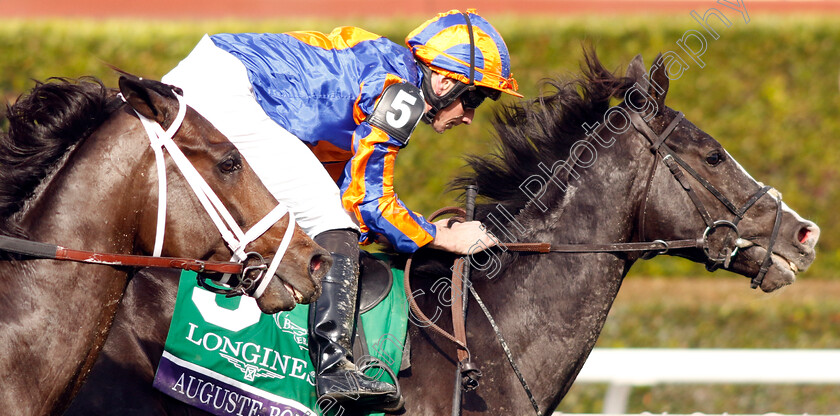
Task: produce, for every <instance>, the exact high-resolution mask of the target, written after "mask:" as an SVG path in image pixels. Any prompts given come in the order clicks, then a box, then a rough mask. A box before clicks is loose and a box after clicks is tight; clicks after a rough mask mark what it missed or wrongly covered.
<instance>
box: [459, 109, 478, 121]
mask: <svg viewBox="0 0 840 416" xmlns="http://www.w3.org/2000/svg"><path fill="white" fill-rule="evenodd" d="M473 118H475V109H474V108H471V109H469V110H464V115H463V116H461V123H463V124H466V125H470V124H472V121H473Z"/></svg>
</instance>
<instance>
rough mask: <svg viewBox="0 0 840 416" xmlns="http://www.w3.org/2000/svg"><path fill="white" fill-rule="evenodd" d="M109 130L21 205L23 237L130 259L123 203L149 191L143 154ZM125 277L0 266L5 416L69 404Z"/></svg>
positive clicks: (31, 265) (60, 266)
mask: <svg viewBox="0 0 840 416" xmlns="http://www.w3.org/2000/svg"><path fill="white" fill-rule="evenodd" d="M118 124H121V123H117V122H114V120H113V119H112V120H111V122H106V124H105V125H103V126H102V127H101V128H100V129H99V130H98V131H97V132H96V133H94V135H92V136H91V137H90V138H88V139H87V140H85V141H84V142H82V143H80V144H79V145H78V146H77V147H76V148H75V149H73V150H72V152H73V153H72V154H71V155H69V157H68V159H67V162H66V163H65V164H64V166H62V167H61V168H59V169H58V170H57V171H56V172H55V173H54V174H53V175H52V177H51V178H48V183H46V184H45V185H43V186H41V187H40V188H39V189H38V191H37V192H36V195H35V197H34V198H33V199H32V200H31V201H30V202H29V203H28V204H27V205H26V206H25V207H24V210H23V211H22V212H21V214H20V216H19V217H18V223H19V224H20V225H21V227H22V228H23V229H24V231H25V232H26V233H27V235H28V237H29V238H30V239H32V240H35V241H41V242H47V243H54V244H59V245H62V246H65V247H69V248H78V249H85V250H93V251H106V252H116V253H130V252H131V251H132V246H133V244H134V242H133V239H134V236H135V234H136V229H137V227H138V226H137V221H136V218H134V217H136V215H137V214H134V211H133V209H132V208H131V204H130V203H129V201H132V202H135V203H137V202H145V201H139V200H138V199H139V198H141V196H142V195H143V191H142V190H143V189H144V188H145V189H148V186H149V185H148V184H147V183H144V181H143V180H142V179H140V178H142V177H143V176H141V175H140V174H141V173H143V175H145V177H148V176H149V173H150V172H146V171H145V168H144V167H143V166H144V164H148V160H149V159H150V156H149V155H148V154H144V153H143V152H144V151H145V149H143V148H142V146H143V142H142V141H141V140H140V139H141V138H142V137H140V138H137V137H135V138H131V137H120V136H121V135H123V136H130V135H132V134H140V133H139V132H138V131H136V130H135V131H132V132H129V133H120V131H121V130H122V129H120V128H119V126H118ZM145 146H146V148H147V147H148V144H145ZM82 184H85V185H82ZM152 202H153V201H152ZM120 206H126V207H129V208H126V209H122V208H119V207H120ZM136 207H138V206H135V208H136ZM126 278H127V272H126V271H125V270H118V269H115V268H112V267H108V266H100V265H83V264H79V263H72V262H61V261H52V260H26V261H22V262H3V263H0V279H2V282H3V284H4V287H6V290H4V291H3V292H2V294H0V309H2V310H0V316H2V317H3V318H0V319H2V320H4V321H6V322H7V323H9V324H10V325H0V327H2V331H0V340H2V341H3V342H2V345H4V348H2V349H0V372H2V373H3V374H18V373H19V374H18V375H16V376H13V377H10V378H9V380H7V382H8V383H9V384H10V386H9V388H8V389H5V392H4V393H1V394H0V402H2V403H5V404H8V403H14V406H17V407H16V408H15V409H14V410H10V411H11V413H14V414H52V413H54V412H55V411H56V410H58V409H60V408H61V406H63V405H64V404H65V402H68V403H69V399H70V398H72V394H74V393H75V391H76V390H77V388H78V387H79V386H80V383H81V381H82V379H83V377H84V376H85V375H86V373H87V370H88V369H89V368H90V367H91V366H92V365H93V362H94V360H95V357H96V354H97V353H98V351H99V349H100V348H101V346H102V343H104V339H105V337H106V336H107V333H108V329H109V328H110V323H111V321H112V319H113V315H114V313H115V311H116V307H117V305H118V302H119V299H120V297H121V295H122V292H123V290H124V288H125V282H126ZM23 323H25V324H23ZM67 386H70V388H68V387H67ZM3 396H5V397H3Z"/></svg>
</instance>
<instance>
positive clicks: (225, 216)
mask: <svg viewBox="0 0 840 416" xmlns="http://www.w3.org/2000/svg"><path fill="white" fill-rule="evenodd" d="M173 94H175V97H176V98H177V99H178V104H179V106H178V114H177V116H176V118H175V121H173V122H172V124H171V125H170V126H169V129H167V130H165V131H164V130H163V127H162V126H161V125H160V124H158V123H157V122H155V121H152V120H149V119H148V118H146V117H144V116H143V115H142V114H140V113H139V112H137V110H134V112H135V114H137V117H138V118H139V119H140V122H141V123H142V124H143V127H144V128H145V129H146V133H147V134H148V136H149V141H150V143H151V146H152V150H153V151H154V153H155V161H156V163H157V170H158V175H157V176H158V217H157V218H158V219H157V232H156V235H155V248H154V255H155V256H159V255H160V252H161V249H162V247H163V237H164V228H165V223H166V166H165V164H164V161H163V149H166V151H167V153H169V156H170V157H171V158H172V160H173V162H175V165H176V166H177V167H178V169H179V170H180V171H181V174H182V175H183V176H184V178H185V179H186V180H187V183H189V185H190V188H192V190H193V193H194V194H195V196H196V197H197V198H198V200H199V202H201V205H202V206H203V207H204V210H205V211H206V212H207V214H208V215H209V216H210V218H211V220H212V221H213V224H214V225H215V226H216V228H217V229H218V230H219V233H220V234H221V236H222V238H223V239H224V240H225V243H226V244H227V246H228V248H229V249H230V250H231V252H233V257H231V261H232V262H239V263H242V264H248V263H250V260H256V261H257V264H256V265H253V266H251V265H249V266H246V267H245V268H244V269H243V273H242V278H241V279H239V283H238V284H237V285H236V286H235V287H232V288H227V287H224V288H218V287H216V286H215V285H210V284H208V283H207V282H206V280H207V278H206V276H202V275H199V276H198V283H199V284H200V285H201V286H202V287H204V288H206V289H208V290H210V291H213V292H216V293H224V294H227V295H230V296H236V295H243V294H248V295H251V296H253V297H254V298H259V297H260V296H262V294H263V293H264V292H265V289H266V287H267V286H268V283H269V281H270V280H271V276H273V275H274V272H275V271H277V268H278V267H279V266H280V261H281V260H282V259H283V256H284V254H285V253H286V250H287V249H288V248H289V244H290V243H291V240H292V235H293V234H294V228H295V219H294V214H293V213H292V211H289V210H288V209H286V207H285V206H283V205H281V204H278V205H277V206H276V207H275V208H274V209H273V210H271V211H270V212H269V213H268V214H267V215H266V216H265V217H263V218H262V219H261V220H260V221H258V222H257V223H256V224H254V226H253V227H251V229H250V230H248V232H243V230H242V229H241V228H240V227H239V224H238V223H237V222H236V220H235V219H234V218H233V216H232V215H231V214H230V212H229V211H228V210H227V208H226V207H225V206H224V204H223V203H222V201H221V200H220V199H219V198H218V197H217V196H216V193H215V192H213V190H212V189H211V188H210V185H208V184H207V182H206V181H205V180H204V178H202V177H201V175H200V174H199V173H198V171H197V170H196V169H195V167H194V166H193V165H192V163H190V162H189V160H188V159H187V157H186V156H184V154H183V152H181V149H180V148H178V145H177V144H176V143H175V142H174V141H173V140H172V137H174V136H175V133H177V132H178V129H180V127H181V124H182V123H183V121H184V117H185V115H186V111H187V105H186V103H184V100H183V98H182V97H181V95H180V94H178V93H177V92H175V91H174V90H173ZM120 97H121V98H123V97H122V95H120ZM123 100H125V98H123ZM286 214H288V215H289V225H288V226H287V227H286V231H285V233H284V235H283V239H282V240H281V241H280V245H279V246H278V248H277V251H276V252H275V255H274V258H273V259H272V261H271V264H269V265H267V264H266V261H265V259H264V258H263V257H262V255H260V254H259V253H256V252H245V246H247V245H248V244H249V243H251V242H252V241H254V240H256V239H257V238H259V237H260V236H261V235H263V234H264V233H265V232H266V231H268V229H270V228H271V227H272V226H273V225H274V224H275V223H277V222H278V221H280V220H281V219H282V218H283V217H284V216H285V215H286ZM252 271H253V272H256V273H257V277H255V278H250V277H248V274H249V272H252ZM266 277H268V278H266ZM228 280H229V276H228V275H225V276H224V278H223V279H222V280H221V281H218V283H221V284H223V285H226V284H227V283H228Z"/></svg>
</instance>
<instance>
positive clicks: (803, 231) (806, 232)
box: [796, 227, 811, 244]
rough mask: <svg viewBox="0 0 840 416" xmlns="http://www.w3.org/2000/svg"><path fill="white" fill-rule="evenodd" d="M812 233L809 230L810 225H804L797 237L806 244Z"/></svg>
mask: <svg viewBox="0 0 840 416" xmlns="http://www.w3.org/2000/svg"><path fill="white" fill-rule="evenodd" d="M810 235H811V230H809V229H808V227H802V228H800V229H799V234H797V237H796V238H797V240H799V242H800V243H802V244H805V241H807V240H808V236H810Z"/></svg>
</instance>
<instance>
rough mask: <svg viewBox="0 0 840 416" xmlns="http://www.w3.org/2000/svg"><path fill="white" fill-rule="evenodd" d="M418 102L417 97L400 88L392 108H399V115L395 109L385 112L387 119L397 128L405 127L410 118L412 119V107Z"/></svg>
mask: <svg viewBox="0 0 840 416" xmlns="http://www.w3.org/2000/svg"><path fill="white" fill-rule="evenodd" d="M416 102H417V97H415V96H413V95H411V94H409V93H407V92H405V91H404V90H400V91H399V92H398V93H397V96H396V97H394V101H393V102H392V103H391V108H392V109H394V110H397V112H398V115H397V114H394V112H393V111H388V112H387V113H385V121H387V122H388V124H389V125H391V127H393V128H395V129H399V128H403V127H404V126H405V125H406V124H407V123H408V122H409V120H411V107H409V106H410V105H414V103H416Z"/></svg>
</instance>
